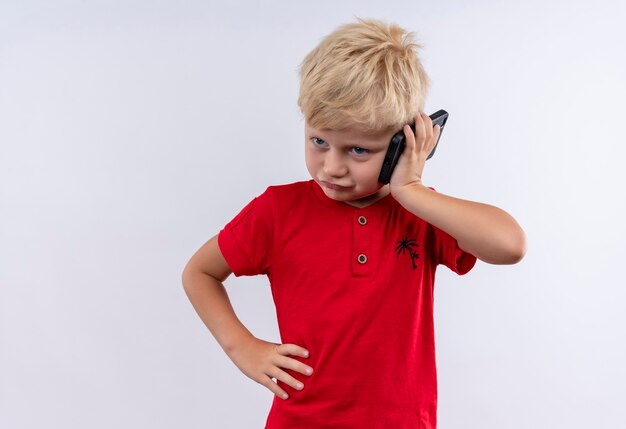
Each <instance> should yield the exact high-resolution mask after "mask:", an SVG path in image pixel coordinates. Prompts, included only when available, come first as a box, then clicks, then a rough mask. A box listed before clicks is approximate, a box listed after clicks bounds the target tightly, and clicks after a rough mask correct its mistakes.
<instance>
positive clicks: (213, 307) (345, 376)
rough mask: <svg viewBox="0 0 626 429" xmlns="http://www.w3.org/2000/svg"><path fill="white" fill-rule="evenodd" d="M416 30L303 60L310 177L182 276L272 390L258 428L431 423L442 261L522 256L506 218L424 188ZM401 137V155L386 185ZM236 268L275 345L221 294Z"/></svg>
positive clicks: (377, 33) (242, 219)
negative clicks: (258, 302) (387, 165)
mask: <svg viewBox="0 0 626 429" xmlns="http://www.w3.org/2000/svg"><path fill="white" fill-rule="evenodd" d="M411 34H412V33H406V31H404V30H403V29H402V28H400V27H398V26H396V25H393V24H386V23H384V22H381V21H377V20H363V19H359V20H358V22H356V23H351V24H347V25H343V26H341V27H339V28H338V29H337V30H335V31H334V32H332V33H331V34H330V35H328V36H327V37H326V38H325V39H323V40H322V41H321V43H320V44H319V45H318V46H317V47H316V48H315V49H314V50H313V51H312V52H311V53H309V55H308V56H307V57H306V58H305V59H304V62H303V64H302V66H301V69H300V83H301V87H300V96H299V99H298V104H299V106H300V109H301V110H302V112H303V114H304V117H305V159H306V165H307V169H308V171H309V173H310V175H311V180H308V181H302V182H297V183H292V184H287V185H281V186H270V187H268V188H267V190H266V191H265V192H263V194H261V195H259V196H258V197H256V198H254V199H253V200H252V201H251V202H250V203H249V204H248V205H247V206H246V207H245V208H243V210H242V211H241V212H240V213H239V214H237V215H236V216H235V217H234V219H233V220H232V221H230V222H229V223H228V224H227V225H226V226H225V227H224V228H223V229H222V230H221V231H220V232H219V234H218V235H216V236H214V237H213V238H211V239H210V240H209V241H208V242H207V243H206V244H204V245H203V246H202V247H201V248H200V249H199V250H198V251H197V252H196V253H195V254H194V255H193V257H192V258H191V260H190V261H189V263H188V264H187V266H186V267H185V270H184V272H183V284H184V288H185V291H186V293H187V295H188V297H189V299H190V301H191V303H192V304H193V306H194V308H195V310H196V311H197V312H198V314H199V316H200V318H201V319H202V321H203V322H204V323H205V324H206V326H207V327H208V329H209V330H210V331H211V333H212V334H213V335H214V336H215V338H216V340H217V341H218V342H219V344H220V346H221V347H222V348H223V349H224V351H225V352H226V353H227V354H228V356H229V357H230V358H231V360H232V361H233V363H234V364H235V365H236V366H237V367H238V368H239V369H240V370H241V371H242V372H243V373H244V374H245V375H247V376H248V377H250V378H251V379H252V380H254V381H256V382H258V383H260V384H262V385H263V386H266V387H267V388H268V389H269V390H270V391H272V392H273V393H274V394H275V395H276V396H275V397H274V401H273V404H272V408H271V410H270V412H269V416H268V418H267V423H266V429H284V428H298V429H309V428H310V429H313V428H315V429H318V428H320V429H321V428H325V429H328V428H359V429H360V428H367V429H374V428H385V429H389V428H394V429H398V428H412V429H414V428H435V427H436V416H437V378H436V364H435V343H434V339H435V335H434V323H433V304H434V303H433V284H434V279H435V271H436V268H437V265H439V264H443V265H445V266H447V267H448V268H449V269H451V270H453V271H454V272H456V273H458V274H460V275H462V274H465V273H467V272H468V271H469V270H471V269H472V267H473V266H474V264H475V262H476V258H479V259H481V260H483V261H485V262H487V263H491V264H514V263H517V262H518V261H520V260H521V259H522V257H523V255H524V254H525V252H526V237H525V234H524V232H523V230H522V229H521V228H520V226H519V225H518V224H517V222H516V221H515V220H514V219H513V218H512V217H511V216H510V215H509V214H507V213H506V212H504V211H502V210H500V209H498V208H496V207H493V206H490V205H486V204H481V203H476V202H471V201H466V200H462V199H457V198H453V197H450V196H446V195H443V194H440V193H437V192H436V191H435V190H434V189H433V188H428V187H426V186H424V185H423V183H422V171H423V169H424V165H425V161H426V158H427V156H428V155H429V154H430V152H431V151H432V149H433V147H434V145H435V142H436V141H437V137H438V136H439V132H440V129H439V126H435V127H434V128H433V126H432V121H431V120H430V118H429V117H428V116H427V115H426V114H424V113H422V109H423V106H424V98H425V96H426V93H427V91H428V85H429V84H428V77H427V75H426V74H425V72H424V70H423V68H422V65H421V63H420V61H419V59H418V57H417V55H416V50H417V49H418V48H420V45H418V44H417V43H415V42H414V41H413V40H412V39H411ZM413 121H414V122H415V133H413V131H412V130H411V128H410V127H409V126H408V125H406V124H408V123H411V122H413ZM398 130H403V131H404V133H405V136H406V148H405V150H404V152H403V154H402V156H401V158H400V160H399V162H398V165H397V167H396V169H395V170H394V172H393V175H392V177H391V182H390V183H389V184H387V185H383V184H382V183H379V182H378V175H379V173H380V170H381V165H382V162H383V158H384V156H385V152H386V150H387V146H388V145H389V141H390V139H391V137H392V136H393V135H394V134H395V133H396V132H397V131H398ZM231 272H232V273H234V274H235V276H242V275H258V274H265V275H267V276H268V278H269V280H270V283H271V290H272V296H273V299H274V302H275V305H276V315H277V319H278V327H279V331H280V336H281V341H282V343H281V344H275V343H272V342H267V341H264V340H261V339H258V338H256V337H254V336H253V335H252V334H251V333H250V331H248V330H247V329H246V328H245V327H244V326H243V325H242V323H241V322H240V321H239V319H238V318H237V316H236V315H235V313H234V311H233V308H232V306H231V304H230V301H229V299H228V295H227V293H226V290H225V288H224V286H223V284H222V282H223V281H224V280H225V279H226V278H227V277H228V276H229V275H230V274H231ZM274 380H276V381H274Z"/></svg>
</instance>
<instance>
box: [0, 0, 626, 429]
mask: <svg viewBox="0 0 626 429" xmlns="http://www.w3.org/2000/svg"><path fill="white" fill-rule="evenodd" d="M355 15H357V16H362V17H374V18H381V19H385V20H391V21H395V22H397V23H398V24H400V25H402V26H404V27H406V28H407V29H410V30H413V31H415V32H416V33H417V36H418V39H419V40H421V41H422V43H423V44H424V45H425V48H424V51H423V52H422V57H423V60H424V64H425V67H426V69H427V72H428V73H429V75H430V77H431V79H432V81H433V85H432V90H431V94H430V97H429V98H428V100H427V103H426V111H427V112H428V113H432V112H434V111H435V110H437V109H440V108H445V109H446V110H448V111H449V112H450V122H449V124H448V126H447V127H446V131H445V133H444V135H443V137H442V141H441V143H440V145H439V147H438V149H437V154H436V156H435V157H434V158H433V159H431V160H429V161H428V163H427V164H426V168H425V170H424V176H425V177H424V181H425V183H426V184H427V185H428V186H434V187H436V188H437V190H438V191H439V192H441V193H445V194H448V195H452V196H455V197H458V198H464V199H469V200H473V201H480V202H484V203H488V204H493V205H496V206H498V207H501V208H502V209H504V210H506V211H508V212H509V213H511V214H512V215H513V216H514V217H515V218H516V219H517V220H518V222H519V223H520V224H521V225H522V227H523V228H524V229H525V231H526V232H527V235H528V238H529V250H528V253H527V255H526V257H525V259H524V260H523V261H522V262H521V263H519V264H517V265H513V266H494V265H489V264H486V263H483V262H480V261H479V262H478V263H477V265H476V267H475V268H474V270H473V271H472V272H471V273H469V274H468V275H466V276H464V277H459V276H456V275H455V274H454V273H452V272H451V271H449V270H448V269H446V268H445V267H443V266H442V267H440V269H439V270H438V276H437V285H436V291H437V292H436V299H435V301H436V315H435V316H436V334H437V338H436V340H437V341H436V343H437V359H438V371H439V422H440V427H441V428H442V429H446V428H477V429H491V428H493V429H502V428H507V429H517V428H520V429H522V428H524V429H528V428H570V429H575V428H589V427H593V428H618V427H620V428H621V427H626V411H625V408H624V398H625V397H626V387H625V386H626V374H625V372H626V371H625V369H624V365H623V362H624V361H626V347H625V346H624V339H625V332H624V327H625V326H626V315H625V313H624V310H623V308H624V302H625V301H626V287H624V286H625V282H624V280H623V276H622V272H621V268H620V267H621V266H622V264H623V263H624V256H625V252H624V250H623V247H622V246H623V243H624V241H625V240H624V239H625V238H626V234H625V228H624V224H623V222H622V220H623V219H624V216H625V215H626V207H625V205H626V204H625V203H626V198H625V197H624V195H625V193H624V190H623V187H624V185H625V184H626V174H625V173H624V171H625V170H624V167H623V165H624V155H625V153H626V151H625V150H624V145H625V143H626V141H625V140H626V139H625V136H626V132H625V131H624V129H623V128H622V124H623V123H624V121H623V117H624V114H625V109H624V107H623V106H624V104H623V100H624V99H625V97H626V87H625V83H624V77H625V76H626V59H625V54H624V40H625V39H626V30H625V27H624V26H623V23H624V22H625V21H626V8H625V6H624V3H623V2H621V1H618V0H615V1H609V0H602V1H595V2H582V1H578V2H572V1H549V0H542V1H537V0H532V1H525V2H506V4H505V2H496V1H486V0H485V1H473V2H464V1H438V2H415V1H404V2H403V1H391V0H388V1H385V2H378V1H367V2H364V1H356V0H352V1H345V2H332V1H316V2H306V3H305V2H290V1H286V0H283V1H277V0H274V1H264V2H258V3H257V2H252V1H249V2H241V1H239V2H232V1H231V2H206V1H199V0H198V1H187V2H174V1H165V0H162V1H156V2H151V1H147V0H135V1H107V2H104V1H101V2H96V1H80V2H79V1H56V2H48V1H19V2H18V1H16V0H14V1H2V2H0V427H2V428H7V429H25V428H28V429H31V428H33V429H34V428H64V429H66V428H85V427H88V428H112V427H123V428H147V427H150V428H155V429H156V428H174V427H184V428H206V427H214V428H220V429H223V428H253V427H255V428H261V427H263V424H264V423H265V418H266V416H267V412H268V411H269V407H270V404H271V401H272V398H273V394H272V393H271V392H269V391H268V390H267V389H266V388H265V387H263V386H261V385H259V384H256V383H255V382H253V381H252V380H250V379H248V378H247V377H246V376H245V375H243V374H242V373H241V372H240V371H239V370H238V369H237V367H235V366H234V364H233V363H232V362H231V361H230V360H229V358H228V356H226V354H224V352H223V351H222V350H221V348H220V347H219V345H218V344H217V342H216V341H215V340H214V339H213V337H212V336H211V335H210V333H209V331H208V330H207V329H206V328H205V327H204V325H203V324H202V322H201V321H200V319H199V318H198V316H197V315H196V313H195V312H194V310H193V308H192V307H191V304H190V303H189V302H188V300H187V298H186V296H185V294H184V291H183V289H182V286H181V280H180V276H181V272H182V269H183V267H184V265H185V263H186V262H187V260H188V259H189V257H190V256H191V255H192V254H193V252H195V250H196V249H197V248H198V247H200V246H201V245H202V244H203V243H204V242H205V241H206V240H208V239H209V238H210V237H211V236H212V235H214V234H215V233H217V232H218V231H219V229H221V228H222V227H223V225H224V224H225V223H226V222H227V221H229V220H230V219H231V218H232V217H233V216H234V215H235V214H236V213H237V212H238V211H239V210H240V209H241V208H242V207H243V205H244V204H245V203H246V202H248V201H249V200H250V199H251V198H252V197H253V196H255V195H258V194H260V193H261V192H262V191H263V190H264V189H265V188H266V187H267V186H268V185H270V184H281V183H288V182H292V181H296V180H306V179H308V176H307V172H306V169H305V165H304V158H303V136H302V128H303V123H302V120H301V117H300V113H299V111H298V109H297V105H296V98H297V91H298V86H297V83H298V81H297V67H298V65H299V63H300V61H301V60H302V59H303V57H304V56H305V55H306V53H308V52H309V51H310V50H311V49H312V48H313V47H314V46H315V44H316V43H317V42H318V41H319V40H320V39H321V38H322V37H323V36H324V35H326V34H327V33H328V32H330V31H332V30H333V29H334V28H335V27H336V26H337V25H339V24H341V23H345V22H349V21H352V20H353V17H354V16H355ZM226 287H227V290H228V292H229V294H230V297H231V300H232V302H233V305H234V307H235V310H236V311H237V314H238V315H239V317H240V319H241V320H242V321H243V323H244V324H245V325H246V326H248V328H249V329H250V330H251V331H252V332H253V333H254V334H255V335H257V336H258V337H260V338H263V339H266V340H268V341H275V342H279V341H280V340H279V335H278V328H277V325H276V319H275V312H274V308H273V303H272V299H271V295H270V290H269V286H268V282H267V279H266V278H264V277H263V278H261V277H256V278H255V277H252V278H235V277H234V276H233V277H231V278H229V279H228V280H227V282H226Z"/></svg>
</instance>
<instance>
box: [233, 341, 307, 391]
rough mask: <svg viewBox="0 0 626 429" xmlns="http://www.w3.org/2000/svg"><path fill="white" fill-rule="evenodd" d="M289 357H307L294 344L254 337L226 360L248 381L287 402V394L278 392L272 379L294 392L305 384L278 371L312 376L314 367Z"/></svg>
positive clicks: (304, 352)
mask: <svg viewBox="0 0 626 429" xmlns="http://www.w3.org/2000/svg"><path fill="white" fill-rule="evenodd" d="M288 355H296V356H302V357H305V358H308V357H309V354H308V351H307V350H306V349H305V348H304V347H300V346H298V345H295V344H276V343H270V342H268V341H263V340H260V339H258V338H256V337H252V338H250V339H249V340H246V341H245V342H243V343H241V344H240V345H239V346H238V347H237V348H236V349H233V351H232V352H231V353H230V354H229V357H230V359H231V360H232V361H233V363H234V364H235V365H237V368H239V370H241V372H243V373H244V374H245V375H247V376H248V377H249V378H251V379H252V380H254V381H256V382H257V383H259V384H262V385H263V386H265V387H267V388H268V389H269V390H270V391H272V392H273V393H274V394H275V395H277V396H278V397H280V398H282V399H287V398H288V397H289V395H287V392H285V391H284V390H283V389H281V388H280V386H278V384H277V383H276V382H274V381H273V379H276V380H280V381H282V382H283V383H285V384H287V385H289V386H291V387H292V388H294V389H295V390H302V389H303V388H304V384H302V383H301V382H300V381H299V380H296V379H295V378H294V377H292V376H291V375H289V374H288V373H287V372H285V371H283V370H282V369H281V368H287V369H291V370H294V371H297V372H299V373H301V374H304V375H307V376H309V375H311V374H312V373H313V368H311V367H310V366H308V365H305V364H304V363H302V362H300V361H298V360H296V359H293V358H290V357H288ZM307 371H308V372H307ZM299 385H301V386H299Z"/></svg>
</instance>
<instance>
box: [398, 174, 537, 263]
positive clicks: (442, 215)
mask: <svg viewBox="0 0 626 429" xmlns="http://www.w3.org/2000/svg"><path fill="white" fill-rule="evenodd" d="M394 198H395V199H396V200H398V202H399V203H400V204H401V205H402V206H403V207H404V208H405V209H407V210H408V211H410V212H411V213H413V214H415V215H416V216H418V217H420V218H421V219H423V220H425V221H426V222H428V223H430V224H431V225H434V226H436V227H437V228H439V229H441V230H442V231H445V232H446V233H448V234H449V235H451V236H452V237H454V238H455V239H456V240H457V241H458V243H459V247H460V248H461V249H463V250H464V251H466V252H468V253H471V254H472V255H474V256H476V257H477V258H478V259H480V260H482V261H484V262H487V263H489V264H499V265H503V264H516V263H517V262H519V261H521V260H522V258H523V257H524V255H525V253H526V248H527V242H526V234H525V233H524V231H523V230H522V228H521V227H520V226H519V224H518V223H517V222H516V221H515V219H513V217H512V216H511V215H509V214H508V213H507V212H505V211H504V210H501V209H499V208H497V207H494V206H491V205H488V204H483V203H477V202H473V201H468V200H462V199H459V198H454V197H450V196H448V195H444V194H441V193H439V192H435V191H433V190H431V189H428V188H427V187H426V186H424V185H422V184H414V185H412V186H410V187H405V188H404V189H402V192H401V193H397V194H396V195H394Z"/></svg>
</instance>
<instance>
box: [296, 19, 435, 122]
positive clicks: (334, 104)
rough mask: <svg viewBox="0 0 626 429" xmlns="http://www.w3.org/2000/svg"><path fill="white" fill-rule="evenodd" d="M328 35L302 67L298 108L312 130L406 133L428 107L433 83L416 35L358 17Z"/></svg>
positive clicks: (389, 24) (377, 21)
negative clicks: (394, 130) (352, 127)
mask: <svg viewBox="0 0 626 429" xmlns="http://www.w3.org/2000/svg"><path fill="white" fill-rule="evenodd" d="M357 19H358V22H355V23H350V24H343V25H341V26H340V27H338V28H337V29H336V30H335V31H333V32H332V33H330V34H329V35H327V36H326V37H325V38H323V39H322V41H321V42H320V43H319V45H317V47H315V49H313V50H312V51H311V52H310V53H309V54H308V55H307V56H306V57H305V58H304V61H303V62H302V64H301V65H300V70H299V73H300V95H299V97H298V106H299V107H300V110H301V111H302V113H303V115H304V119H305V120H306V121H307V123H308V124H309V125H311V126H312V127H314V128H319V129H337V130H340V129H343V128H345V127H347V126H350V125H358V126H361V127H363V128H364V129H367V130H381V129H386V128H390V127H394V128H402V125H403V124H406V123H410V122H413V119H414V118H415V116H416V115H417V113H418V112H420V111H422V110H423V108H424V99H425V98H426V95H427V93H428V88H429V85H430V81H429V78H428V76H427V75H426V72H425V71H424V68H423V67H422V64H421V62H420V60H419V58H418V56H417V53H416V51H417V50H418V49H421V48H422V46H421V45H420V44H419V43H417V42H416V41H414V39H413V35H414V33H408V32H407V31H406V30H404V29H403V28H401V27H399V26H397V25H395V24H391V23H385V22H383V21H380V20H376V19H361V18H357Z"/></svg>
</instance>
